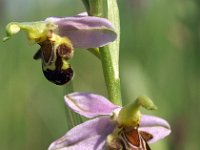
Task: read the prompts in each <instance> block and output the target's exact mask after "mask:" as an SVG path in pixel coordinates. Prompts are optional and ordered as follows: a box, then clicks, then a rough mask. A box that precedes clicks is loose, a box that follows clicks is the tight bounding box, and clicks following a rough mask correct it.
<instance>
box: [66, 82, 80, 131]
mask: <svg viewBox="0 0 200 150" xmlns="http://www.w3.org/2000/svg"><path fill="white" fill-rule="evenodd" d="M73 91H74V90H73V82H72V81H71V82H70V83H69V84H67V86H66V88H64V94H69V93H71V92H73ZM65 110H66V111H65V112H66V118H67V130H70V129H71V128H73V127H75V126H76V125H78V124H81V123H82V122H83V120H82V118H81V116H80V115H79V114H77V113H75V112H73V111H72V110H70V108H69V107H65Z"/></svg>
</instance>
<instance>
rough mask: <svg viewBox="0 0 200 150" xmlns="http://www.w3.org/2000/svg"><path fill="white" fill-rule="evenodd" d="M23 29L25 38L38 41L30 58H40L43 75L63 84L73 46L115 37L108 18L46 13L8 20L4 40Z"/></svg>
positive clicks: (69, 71) (92, 45)
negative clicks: (40, 18)
mask: <svg viewBox="0 0 200 150" xmlns="http://www.w3.org/2000/svg"><path fill="white" fill-rule="evenodd" d="M20 30H24V31H26V32H27V34H28V38H29V40H31V41H33V42H34V43H37V44H39V45H40V47H41V48H40V49H39V50H38V52H37V53H36V54H35V55H34V59H39V58H41V60H42V70H43V73H44V75H45V77H46V78H47V79H48V80H49V81H51V82H53V83H55V84H57V85H63V84H65V83H67V82H69V81H70V80H71V79H72V77H73V70H72V68H71V65H70V64H69V62H68V61H69V60H70V59H71V58H72V57H73V52H74V48H86V49H88V48H97V47H101V46H104V45H106V44H108V43H110V42H112V41H114V40H115V39H116V37H117V35H116V33H115V31H114V28H113V26H112V24H111V23H110V22H109V20H107V19H104V18H99V17H93V16H87V14H84V13H82V14H79V15H76V16H73V17H64V18H59V17H49V18H46V19H45V20H43V21H38V22H22V23H19V22H11V23H9V24H8V25H7V26H6V33H7V37H5V38H4V39H3V40H4V41H6V40H7V39H9V38H10V37H11V36H12V35H14V34H16V33H18V32H19V31H20Z"/></svg>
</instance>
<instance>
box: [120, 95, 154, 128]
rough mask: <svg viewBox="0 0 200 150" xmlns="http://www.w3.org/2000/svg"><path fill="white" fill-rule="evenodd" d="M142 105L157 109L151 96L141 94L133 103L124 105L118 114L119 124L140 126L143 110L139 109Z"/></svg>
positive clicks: (149, 108)
mask: <svg viewBox="0 0 200 150" xmlns="http://www.w3.org/2000/svg"><path fill="white" fill-rule="evenodd" d="M140 106H142V107H144V108H146V109H148V110H155V109H157V107H156V106H155V105H154V103H153V101H152V100H151V99H150V98H148V97H146V96H140V97H138V98H137V99H136V100H135V101H134V102H133V103H130V104H128V105H126V106H124V107H123V108H122V109H121V110H120V112H119V116H118V124H119V125H122V126H129V127H130V126H132V127H138V126H139V123H140V118H141V112H140V110H139V108H140Z"/></svg>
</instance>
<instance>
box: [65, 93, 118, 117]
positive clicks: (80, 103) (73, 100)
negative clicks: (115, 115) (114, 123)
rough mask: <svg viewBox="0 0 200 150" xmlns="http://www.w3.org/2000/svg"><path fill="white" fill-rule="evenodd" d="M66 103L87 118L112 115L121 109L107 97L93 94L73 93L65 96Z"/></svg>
mask: <svg viewBox="0 0 200 150" xmlns="http://www.w3.org/2000/svg"><path fill="white" fill-rule="evenodd" d="M65 103H66V105H67V106H68V107H70V108H71V109H72V110H73V111H75V112H77V113H79V114H80V115H82V116H85V117H87V118H93V117H97V116H100V115H111V114H112V112H113V111H114V110H115V109H116V108H119V106H117V105H114V104H112V103H111V102H110V101H109V100H107V99H106V98H105V97H103V96H100V95H96V94H93V93H79V92H75V93H71V94H69V95H66V96H65Z"/></svg>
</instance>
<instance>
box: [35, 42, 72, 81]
mask: <svg viewBox="0 0 200 150" xmlns="http://www.w3.org/2000/svg"><path fill="white" fill-rule="evenodd" d="M39 45H40V46H41V48H40V49H39V51H38V52H37V53H36V54H35V55H34V57H33V58H34V59H39V58H41V59H42V70H43V73H44V76H45V77H46V78H47V80H49V81H50V82H52V83H54V84H57V85H64V84H66V83H68V82H69V81H70V80H71V79H72V77H73V70H72V68H71V65H70V64H69V63H68V62H67V60H68V59H70V58H71V57H72V55H73V50H72V49H71V48H70V47H68V46H67V45H66V44H65V43H63V44H59V45H57V46H55V42H52V41H50V40H46V41H44V42H42V43H39Z"/></svg>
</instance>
